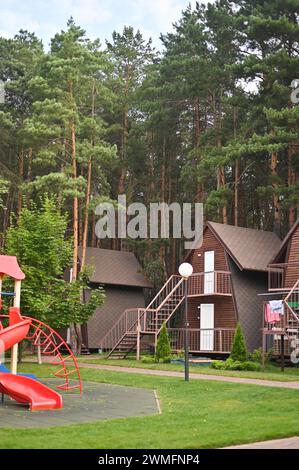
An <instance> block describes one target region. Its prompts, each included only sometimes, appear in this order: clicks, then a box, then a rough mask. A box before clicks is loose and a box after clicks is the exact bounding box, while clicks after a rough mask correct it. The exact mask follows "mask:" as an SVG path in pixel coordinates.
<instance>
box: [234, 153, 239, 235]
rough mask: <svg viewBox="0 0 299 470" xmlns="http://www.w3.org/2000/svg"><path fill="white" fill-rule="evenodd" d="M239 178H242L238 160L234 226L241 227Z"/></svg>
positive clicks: (236, 165)
mask: <svg viewBox="0 0 299 470" xmlns="http://www.w3.org/2000/svg"><path fill="white" fill-rule="evenodd" d="M239 177H240V162H239V160H236V163H235V182H234V183H235V184H234V225H235V226H236V227H238V225H239Z"/></svg>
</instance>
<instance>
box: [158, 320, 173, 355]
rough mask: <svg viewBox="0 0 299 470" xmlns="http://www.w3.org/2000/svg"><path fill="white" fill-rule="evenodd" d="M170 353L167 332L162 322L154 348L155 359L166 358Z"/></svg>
mask: <svg viewBox="0 0 299 470" xmlns="http://www.w3.org/2000/svg"><path fill="white" fill-rule="evenodd" d="M170 355H171V347H170V342H169V337H168V332H167V328H166V323H163V326H162V328H161V331H160V334H159V338H158V341H157V349H156V360H157V361H158V362H159V361H161V360H162V361H163V360H167V359H168V358H169V357H170Z"/></svg>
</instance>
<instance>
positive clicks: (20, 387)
mask: <svg viewBox="0 0 299 470" xmlns="http://www.w3.org/2000/svg"><path fill="white" fill-rule="evenodd" d="M4 276H10V277H11V278H13V279H14V281H15V289H14V292H2V281H3V278H4ZM23 279H25V274H24V273H23V272H22V271H21V269H20V267H19V265H18V261H17V259H16V257H15V256H1V255H0V308H1V307H2V296H3V295H9V296H12V297H13V298H14V303H13V307H10V309H9V315H0V317H1V318H2V319H3V320H6V322H7V321H8V325H9V326H7V327H3V325H2V323H1V321H0V354H1V355H2V354H4V352H5V351H7V350H8V349H12V350H11V371H9V370H8V369H6V367H5V366H4V365H1V362H0V393H2V396H4V395H8V396H9V397H10V398H11V399H13V400H16V401H17V402H19V403H23V404H28V405H29V406H30V410H31V411H36V410H50V409H61V408H62V407H63V403H62V396H61V395H60V394H59V393H57V392H56V391H54V390H52V389H51V388H49V387H47V386H46V385H44V384H42V383H40V382H39V381H38V380H35V379H34V378H32V377H30V376H28V375H27V376H26V375H21V374H17V358H18V343H20V342H21V341H22V340H23V339H27V340H29V341H31V342H32V343H33V345H34V346H37V347H38V348H40V351H41V353H42V354H43V355H45V356H53V361H52V362H51V364H55V365H57V366H59V370H58V371H56V372H55V373H54V375H55V377H58V378H61V379H64V380H63V383H62V384H60V385H58V387H57V388H59V389H61V390H71V389H78V391H79V392H80V393H82V381H81V376H80V371H79V367H78V363H77V360H76V358H75V357H74V355H73V353H72V351H71V350H70V348H69V347H68V345H67V344H66V343H65V341H64V340H63V339H62V337H61V336H60V335H59V334H58V333H57V332H56V331H55V330H53V329H52V328H51V327H49V326H48V325H46V324H45V323H43V322H41V321H39V320H36V319H34V318H30V317H22V316H21V313H20V296H21V281H22V280H23Z"/></svg>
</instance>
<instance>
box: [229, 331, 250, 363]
mask: <svg viewBox="0 0 299 470" xmlns="http://www.w3.org/2000/svg"><path fill="white" fill-rule="evenodd" d="M247 356H248V353H247V350H246V346H245V340H244V335H243V332H242V328H241V325H240V323H238V324H237V328H236V332H235V336H234V341H233V346H232V350H231V353H230V356H229V358H230V359H232V360H234V361H240V362H244V361H246V360H247Z"/></svg>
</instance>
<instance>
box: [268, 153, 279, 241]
mask: <svg viewBox="0 0 299 470" xmlns="http://www.w3.org/2000/svg"><path fill="white" fill-rule="evenodd" d="M270 166H271V173H272V178H273V181H272V187H273V207H274V232H275V233H277V234H279V235H280V230H281V203H280V199H279V195H278V194H277V189H278V183H277V176H278V174H277V166H278V155H277V153H276V152H273V153H272V155H271V165H270Z"/></svg>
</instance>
